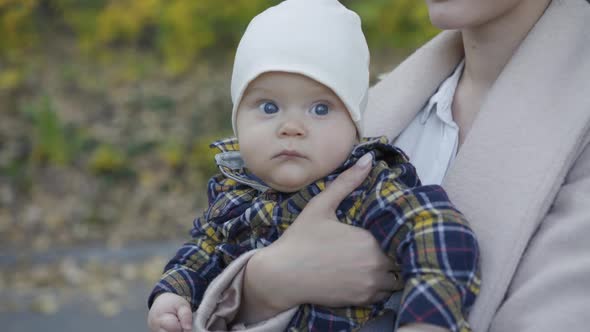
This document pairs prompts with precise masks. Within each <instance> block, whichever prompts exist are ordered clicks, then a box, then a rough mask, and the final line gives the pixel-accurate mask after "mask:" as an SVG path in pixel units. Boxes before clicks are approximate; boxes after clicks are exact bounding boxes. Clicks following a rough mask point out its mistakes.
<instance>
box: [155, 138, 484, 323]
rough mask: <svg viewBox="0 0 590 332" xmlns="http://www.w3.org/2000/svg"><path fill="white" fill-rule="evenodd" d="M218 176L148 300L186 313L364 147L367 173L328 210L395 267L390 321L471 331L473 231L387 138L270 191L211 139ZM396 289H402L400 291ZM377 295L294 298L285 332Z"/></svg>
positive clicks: (370, 312) (333, 319)
mask: <svg viewBox="0 0 590 332" xmlns="http://www.w3.org/2000/svg"><path fill="white" fill-rule="evenodd" d="M211 146H212V147H215V148H218V149H219V150H220V151H221V153H220V154H218V155H217V156H216V161H217V163H218V165H219V168H220V170H221V172H222V173H221V174H219V175H217V176H214V177H213V178H211V179H210V181H209V184H208V196H209V208H208V209H207V210H206V211H205V213H204V214H203V215H202V216H201V217H199V218H197V219H196V220H195V221H194V222H193V224H194V227H193V229H192V231H191V235H192V241H190V242H188V243H186V244H184V246H182V247H181V248H180V249H179V250H178V252H177V254H176V255H175V256H174V257H173V258H172V259H171V260H170V262H169V263H168V264H167V265H166V267H165V269H164V271H165V273H164V275H163V276H162V278H161V280H160V281H159V282H158V283H157V285H156V286H155V288H154V290H153V292H152V294H151V295H150V299H149V301H148V304H149V306H151V304H152V302H153V300H154V298H155V296H157V295H158V294H160V293H163V292H173V293H176V294H179V295H180V296H183V297H184V298H185V299H187V300H188V301H189V302H190V303H191V305H192V309H193V311H195V310H196V308H197V307H198V305H199V303H200V301H201V299H202V297H203V294H204V292H205V289H206V288H207V286H208V285H209V283H210V282H211V281H212V280H213V279H214V278H215V277H217V276H218V275H219V274H220V273H221V272H222V271H223V269H224V268H225V267H226V266H227V265H228V264H229V263H230V262H231V261H232V260H234V259H235V258H237V257H238V256H239V255H241V254H242V253H244V252H246V251H248V250H252V249H254V248H261V247H265V246H267V245H269V244H270V243H272V242H273V241H275V240H276V239H277V238H278V237H280V236H281V234H282V233H283V232H284V231H285V230H286V229H287V228H288V227H289V225H290V224H291V223H292V222H293V221H294V220H295V218H296V217H297V216H298V215H299V213H300V212H301V211H302V209H303V208H304V207H305V205H306V203H307V202H308V201H309V200H310V199H311V198H313V197H314V196H315V195H317V194H318V193H319V192H321V191H322V190H323V189H324V188H325V185H326V183H327V182H329V181H332V180H333V179H335V178H336V176H338V174H340V173H342V172H343V171H344V170H345V169H347V168H349V167H350V166H352V165H354V163H355V162H356V161H357V160H358V159H359V158H360V157H361V156H363V155H364V154H365V153H367V152H371V153H372V154H373V156H374V165H373V169H372V171H371V173H370V174H369V176H368V177H367V179H366V180H365V181H364V182H363V184H362V185H361V186H359V187H358V188H357V189H356V190H354V191H353V192H352V193H351V194H350V195H349V196H348V197H347V198H346V199H344V200H343V201H342V203H341V204H340V206H339V207H338V209H337V211H336V215H337V217H338V219H339V220H340V221H341V222H343V223H346V224H349V225H354V226H358V227H362V228H365V229H367V230H368V231H370V232H371V233H372V234H373V236H374V237H375V238H376V239H377V241H378V242H379V243H380V245H381V248H382V249H383V251H384V252H385V253H386V254H387V255H388V256H389V257H391V258H392V259H393V260H394V261H395V262H396V263H397V265H398V267H399V269H400V271H401V277H402V279H403V283H400V285H401V286H400V291H403V295H402V301H401V304H400V307H399V310H398V312H397V321H398V322H397V324H398V325H403V324H406V323H413V322H422V323H429V324H434V325H438V326H442V327H446V328H448V329H450V330H451V331H470V327H469V324H468V323H467V320H466V318H465V317H466V315H467V311H468V310H469V308H470V307H471V306H472V304H473V302H474V300H475V297H476V295H477V294H478V292H479V287H480V277H479V265H478V259H479V250H478V246H477V242H476V238H475V235H474V233H473V231H472V230H471V229H470V228H469V225H468V224H467V221H466V220H465V218H464V217H463V215H462V214H461V213H460V212H459V211H457V209H456V208H455V207H454V206H453V205H452V204H451V202H450V201H449V199H448V197H447V195H446V193H445V192H444V190H443V189H442V188H441V187H440V186H436V185H429V186H422V185H421V184H420V181H419V179H418V177H417V175H416V172H415V168H414V167H413V166H412V165H411V164H410V163H409V162H408V160H407V158H406V156H405V154H404V153H403V152H401V150H399V149H397V148H395V147H393V146H391V145H390V144H388V142H387V138H385V137H380V138H376V139H363V140H362V142H361V143H360V144H359V145H357V146H356V147H355V149H354V150H353V152H352V153H351V156H350V157H349V159H348V160H347V161H346V162H345V163H344V164H343V165H342V166H341V167H339V168H338V169H337V170H335V171H334V172H333V173H332V174H331V175H329V176H327V177H326V178H323V179H320V180H318V181H316V182H314V183H312V184H310V185H308V186H307V187H305V188H303V189H301V190H300V191H298V192H295V193H290V194H286V193H280V192H277V191H274V190H272V189H270V188H268V187H266V186H264V184H261V183H260V182H259V181H257V180H256V179H253V178H252V177H250V176H248V175H247V174H246V173H245V169H244V168H243V161H242V160H241V158H240V157H239V145H238V142H237V140H236V139H235V138H229V139H225V140H221V141H217V142H214V143H213V144H212V145H211ZM401 288H403V290H401ZM383 310H384V302H380V303H376V304H373V305H370V306H363V307H345V308H328V307H323V306H319V305H314V304H305V305H301V306H300V307H299V309H298V311H297V313H296V314H295V316H294V317H293V319H292V320H291V322H290V324H289V327H288V330H289V331H350V330H356V329H358V328H359V327H360V326H362V325H363V324H364V323H365V322H367V321H368V320H370V319H371V318H374V317H376V316H378V315H380V314H381V313H382V312H383Z"/></svg>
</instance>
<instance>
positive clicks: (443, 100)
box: [420, 59, 465, 124]
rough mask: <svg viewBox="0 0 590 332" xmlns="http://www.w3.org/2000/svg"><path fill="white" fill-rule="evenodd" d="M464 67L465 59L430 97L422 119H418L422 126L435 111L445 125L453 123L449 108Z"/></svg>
mask: <svg viewBox="0 0 590 332" xmlns="http://www.w3.org/2000/svg"><path fill="white" fill-rule="evenodd" d="M464 67H465V59H463V60H461V62H459V64H458V65H457V67H455V70H454V71H453V73H452V74H451V76H449V77H448V78H447V79H446V80H444V81H443V82H442V84H441V85H440V86H439V88H438V90H437V91H436V92H435V93H434V94H433V95H432V96H431V97H430V99H429V100H428V103H427V104H426V107H425V108H424V111H423V113H422V117H421V118H420V122H421V123H422V124H424V123H426V120H427V119H428V118H429V117H430V114H431V113H432V111H433V110H435V111H436V114H437V115H438V117H439V118H440V119H441V120H442V121H444V122H446V123H451V122H453V116H452V114H451V106H452V104H453V98H454V96H455V91H456V90H457V85H458V84H459V79H460V78H461V75H462V74H463V68H464Z"/></svg>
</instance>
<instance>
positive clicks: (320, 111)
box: [311, 104, 330, 115]
mask: <svg viewBox="0 0 590 332" xmlns="http://www.w3.org/2000/svg"><path fill="white" fill-rule="evenodd" d="M311 112H312V113H314V114H315V115H327V114H328V112H330V107H328V105H326V104H315V105H313V107H312V108H311Z"/></svg>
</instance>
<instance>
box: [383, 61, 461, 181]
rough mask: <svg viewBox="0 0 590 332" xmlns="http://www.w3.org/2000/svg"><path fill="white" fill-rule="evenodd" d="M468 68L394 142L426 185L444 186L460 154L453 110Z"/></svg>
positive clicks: (443, 86) (451, 79)
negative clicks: (459, 85)
mask: <svg viewBox="0 0 590 332" xmlns="http://www.w3.org/2000/svg"><path fill="white" fill-rule="evenodd" d="M464 65H465V60H463V61H461V63H459V65H458V66H457V68H456V69H455V71H454V72H453V74H451V76H449V77H448V78H447V79H446V80H445V81H444V82H443V83H442V84H441V85H440V87H439V88H438V90H437V91H436V92H435V93H434V94H433V95H432V96H431V97H430V99H429V100H428V103H426V105H425V106H424V108H423V109H422V110H421V111H420V112H419V113H418V114H417V115H416V117H415V118H414V120H412V122H410V124H409V125H408V126H407V127H406V129H404V131H402V133H401V134H400V135H399V136H398V137H397V138H396V139H395V140H394V141H393V144H394V145H396V146H397V147H399V148H400V149H402V150H403V151H404V152H405V153H406V154H407V155H408V157H409V158H410V162H411V163H412V164H413V165H414V166H415V167H416V170H417V172H418V176H419V177H420V180H421V181H422V184H423V185H428V184H441V183H442V181H443V179H444V177H445V175H446V174H447V170H448V169H449V168H450V167H451V165H452V163H453V160H454V159H455V156H456V154H457V148H458V145H459V126H457V124H456V123H455V121H453V112H452V109H451V107H452V105H453V97H454V96H455V90H456V89H457V84H458V83H459V79H460V78H461V74H462V73H463V67H464Z"/></svg>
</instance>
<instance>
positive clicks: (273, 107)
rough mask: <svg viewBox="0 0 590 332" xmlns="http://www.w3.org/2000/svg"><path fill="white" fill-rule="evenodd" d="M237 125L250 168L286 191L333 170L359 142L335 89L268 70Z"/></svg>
mask: <svg viewBox="0 0 590 332" xmlns="http://www.w3.org/2000/svg"><path fill="white" fill-rule="evenodd" d="M236 129H237V135H238V139H239V142H240V151H241V155H242V158H243V159H244V162H245V163H246V167H247V168H248V169H249V170H250V171H251V172H252V173H253V174H254V175H256V176H257V177H259V178H260V179H262V180H263V181H264V182H265V183H266V184H267V185H269V186H270V187H272V188H273V189H275V190H278V191H282V192H294V191H297V190H299V189H301V188H303V187H305V186H306V185H308V184H310V183H312V182H314V181H316V180H318V179H320V178H322V177H324V176H326V175H328V174H330V173H331V172H332V171H334V169H336V168H337V167H338V166H340V165H341V164H342V163H343V162H344V161H345V160H346V159H347V158H348V156H349V154H350V152H351V151H352V148H353V147H354V144H355V143H356V142H357V135H356V127H355V125H354V122H353V121H352V119H351V118H350V115H349V114H348V111H347V110H346V107H345V106H344V104H343V103H342V101H341V100H340V98H338V97H337V96H336V95H335V94H334V93H333V92H332V90H330V89H329V88H327V87H326V86H324V85H323V84H320V83H318V82H316V81H314V80H312V79H310V78H308V77H306V76H302V75H298V74H291V73H284V72H270V73H265V74H263V75H261V76H259V77H258V78H256V79H255V80H254V81H253V82H252V83H250V85H249V86H248V88H247V89H246V92H245V93H244V96H243V98H242V100H241V103H240V105H239V107H238V111H237V119H236Z"/></svg>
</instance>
